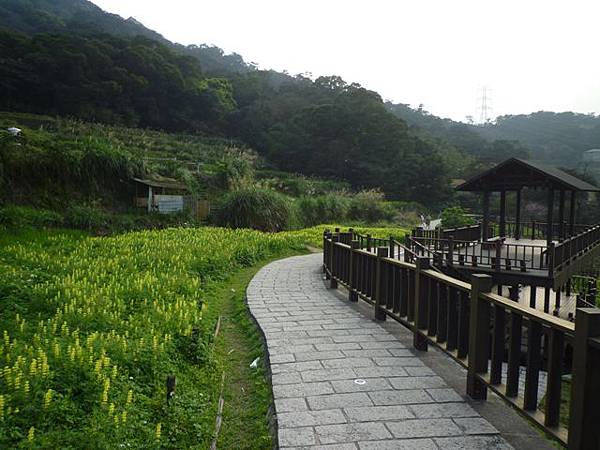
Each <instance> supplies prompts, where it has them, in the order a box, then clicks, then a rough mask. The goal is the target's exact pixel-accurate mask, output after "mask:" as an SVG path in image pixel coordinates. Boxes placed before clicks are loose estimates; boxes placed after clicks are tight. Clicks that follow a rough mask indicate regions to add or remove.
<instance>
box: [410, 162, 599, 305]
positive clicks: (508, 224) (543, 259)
mask: <svg viewBox="0 0 600 450" xmlns="http://www.w3.org/2000/svg"><path fill="white" fill-rule="evenodd" d="M523 189H532V190H538V191H539V190H544V191H545V192H546V200H547V202H546V208H547V211H546V222H539V221H524V220H522V211H521V209H522V191H523ZM456 190H458V191H463V192H481V193H482V195H483V202H482V210H483V217H482V220H481V223H478V224H476V225H473V226H469V227H464V228H458V229H441V228H440V229H437V230H435V231H425V230H422V229H416V230H413V233H412V235H411V236H410V238H409V240H408V245H409V248H411V249H412V250H413V251H414V252H416V253H417V254H420V255H428V256H430V258H431V262H432V265H433V266H434V267H437V268H438V269H439V270H442V271H444V272H445V273H447V274H450V275H452V276H456V277H462V278H464V279H468V278H469V277H470V276H471V274H473V273H486V274H489V275H491V276H492V278H493V281H494V284H495V285H496V286H497V289H498V293H499V294H502V292H503V289H505V288H509V292H510V294H509V295H510V296H511V298H513V299H514V300H519V299H521V300H522V301H523V302H524V303H526V302H527V301H528V302H529V305H530V306H532V307H537V308H539V309H543V310H544V311H545V312H550V304H551V299H553V300H554V309H553V312H554V313H555V314H557V315H558V314H559V313H560V314H561V315H562V316H565V317H566V316H567V315H568V314H569V313H570V312H572V311H574V309H575V304H574V302H575V300H574V295H572V290H571V287H572V286H571V278H572V277H573V276H574V275H578V274H580V273H581V272H582V271H583V270H584V269H585V268H586V267H588V266H590V265H591V264H592V263H593V262H594V260H595V259H596V257H597V256H598V255H600V225H580V224H577V223H576V203H577V197H578V196H579V195H582V194H583V193H588V192H598V191H599V190H600V189H598V188H597V187H596V186H593V185H591V184H590V183H587V182H586V181H583V180H580V179H578V178H576V177H574V176H572V175H570V174H568V173H566V172H564V171H562V170H559V169H556V168H553V167H548V166H546V165H543V164H539V163H535V162H531V161H525V160H521V159H517V158H510V159H508V160H506V161H504V162H502V163H500V164H498V165H497V166H495V167H493V168H491V169H489V170H487V171H485V172H483V173H481V174H479V175H477V176H475V177H473V178H471V179H469V180H467V181H465V182H463V183H462V184H460V185H458V186H457V187H456ZM492 193H499V194H500V205H499V214H498V219H497V220H496V221H493V220H492V217H491V214H490V197H491V195H492ZM509 193H514V195H515V197H516V198H515V200H516V201H515V208H514V209H515V211H514V221H508V220H507V216H508V214H507V213H508V211H507V195H508V194H509ZM557 199H558V216H557V217H556V214H555V212H556V209H557V208H556V206H557V205H556V200H557ZM567 210H568V217H567ZM537 287H542V288H544V290H543V293H541V292H538V291H537V290H536V288H537ZM524 297H526V298H524ZM538 297H540V299H539V302H538ZM561 297H562V304H561ZM565 300H566V302H565ZM565 303H573V305H569V306H568V307H567V308H565V307H564V306H565ZM561 306H563V308H562V309H561Z"/></svg>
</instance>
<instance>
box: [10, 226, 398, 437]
mask: <svg viewBox="0 0 600 450" xmlns="http://www.w3.org/2000/svg"><path fill="white" fill-rule="evenodd" d="M322 231H323V227H315V228H311V229H308V230H301V231H297V232H284V233H278V234H264V233H260V232H256V231H250V230H229V229H221V228H198V229H191V228H187V229H168V230H162V231H141V232H134V233H127V234H123V235H119V236H114V237H88V236H85V235H83V234H78V233H73V232H60V231H52V232H50V231H45V232H33V231H31V232H28V233H25V234H23V235H19V236H16V237H14V236H13V237H11V236H6V235H2V234H1V233H0V301H1V302H2V309H0V333H2V336H1V340H0V448H86V449H93V448H193V447H196V448H205V447H204V446H205V445H206V442H208V441H207V439H209V438H210V437H211V433H212V426H213V424H214V409H215V407H216V403H217V399H215V398H213V397H212V396H211V395H208V394H207V393H206V392H205V391H204V390H203V388H202V386H206V385H212V384H213V383H214V384H219V379H218V378H219V374H218V371H217V370H213V371H211V370H206V368H207V367H209V368H210V367H211V365H214V364H215V362H214V361H212V359H211V351H210V347H211V346H210V343H211V338H212V332H213V328H214V322H210V323H209V321H207V320H206V319H204V320H203V316H207V312H210V308H211V293H212V292H213V290H214V289H215V288H216V287H217V286H221V285H223V283H225V282H226V280H227V279H228V278H229V277H230V276H231V275H234V274H235V273H236V271H238V270H240V269H242V268H244V267H250V266H253V265H255V264H256V263H258V262H260V261H263V260H265V259H267V258H272V257H274V256H277V255H281V254H284V253H290V252H299V251H303V249H304V248H305V244H307V243H309V244H312V245H319V243H320V239H321V236H322ZM390 232H391V231H390V230H387V232H386V235H389V234H390ZM208 315H209V314H208ZM199 368H203V370H202V371H200V370H198V369H199ZM211 373H214V379H212V378H211V375H206V374H211ZM169 374H174V375H176V376H177V387H176V397H175V400H174V401H173V402H172V405H171V406H167V402H166V390H165V380H166V377H167V376H168V375H169ZM201 374H204V375H203V376H200V375H201ZM265 420H266V419H265Z"/></svg>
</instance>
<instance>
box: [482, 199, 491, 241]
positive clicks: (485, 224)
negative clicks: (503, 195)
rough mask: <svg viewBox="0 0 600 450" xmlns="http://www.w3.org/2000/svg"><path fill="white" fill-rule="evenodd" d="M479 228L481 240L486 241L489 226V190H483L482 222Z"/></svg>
mask: <svg viewBox="0 0 600 450" xmlns="http://www.w3.org/2000/svg"><path fill="white" fill-rule="evenodd" d="M481 228H482V230H481V240H482V241H483V242H486V241H487V240H488V237H489V236H488V233H489V228H490V191H484V192H483V223H482V224H481Z"/></svg>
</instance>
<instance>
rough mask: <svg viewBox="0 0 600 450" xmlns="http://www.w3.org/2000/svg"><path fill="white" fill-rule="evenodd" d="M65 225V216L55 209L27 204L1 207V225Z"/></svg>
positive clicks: (8, 226) (5, 226)
mask: <svg viewBox="0 0 600 450" xmlns="http://www.w3.org/2000/svg"><path fill="white" fill-rule="evenodd" d="M61 225H63V217H62V216H61V215H60V214H59V213H57V212H54V211H48V210H46V209H36V208H30V207H26V206H12V205H11V206H5V207H2V208H0V227H4V228H14V229H18V228H25V227H34V228H41V227H57V226H61Z"/></svg>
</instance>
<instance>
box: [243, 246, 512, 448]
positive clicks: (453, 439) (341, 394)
mask: <svg viewBox="0 0 600 450" xmlns="http://www.w3.org/2000/svg"><path fill="white" fill-rule="evenodd" d="M321 261H322V255H321V254H313V255H307V256H298V257H293V258H288V259H284V260H280V261H276V262H274V263H271V264H269V265H268V266H266V267H264V268H263V269H262V270H261V271H260V272H259V273H258V274H257V275H256V277H255V278H254V279H253V280H252V282H251V283H250V285H249V286H248V290H247V297H248V305H249V307H250V311H251V313H252V314H253V315H254V317H255V318H256V320H257V322H258V324H259V326H260V327H261V328H262V330H263V332H264V334H265V337H266V340H267V347H268V353H269V358H270V364H271V372H272V383H273V394H274V400H275V410H276V413H277V423H278V439H279V446H280V448H282V449H301V448H302V449H317V448H319V449H331V450H333V449H335V450H346V449H348V450H349V449H354V450H356V449H360V450H366V449H378V450H383V449H423V450H429V449H436V450H437V449H445V450H449V449H489V450H491V449H511V448H512V447H511V446H510V445H509V444H508V443H507V442H506V441H505V440H504V439H503V438H502V437H501V436H500V435H499V433H498V431H497V430H496V428H494V427H493V426H492V425H491V424H490V423H489V422H488V421H487V420H485V419H484V418H482V417H481V416H480V415H479V414H478V413H477V412H476V411H475V410H474V409H473V408H472V407H471V406H469V405H468V404H467V403H466V402H465V400H464V399H463V398H462V397H461V396H460V395H459V394H458V393H457V392H456V391H455V390H453V389H451V388H449V387H448V386H447V384H446V383H445V381H444V380H443V379H442V378H441V377H439V376H438V375H437V374H436V373H435V372H434V371H433V370H431V369H430V368H429V367H427V366H426V365H425V364H424V363H423V361H422V360H421V359H419V358H418V357H416V356H415V354H414V353H413V351H412V350H411V349H409V348H407V347H406V346H405V345H403V344H402V343H401V342H400V341H399V340H398V339H397V338H396V337H395V336H393V335H392V334H390V333H389V332H388V331H386V330H385V329H384V328H382V327H381V326H379V325H378V324H377V323H375V322H373V321H372V320H370V319H369V318H367V317H365V316H364V315H363V314H361V313H360V312H358V311H356V310H355V309H353V308H352V307H350V306H349V305H348V304H347V303H344V302H343V301H341V300H340V299H339V298H338V296H336V295H335V294H334V292H333V291H330V290H327V289H325V287H324V285H323V280H322V273H321Z"/></svg>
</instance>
